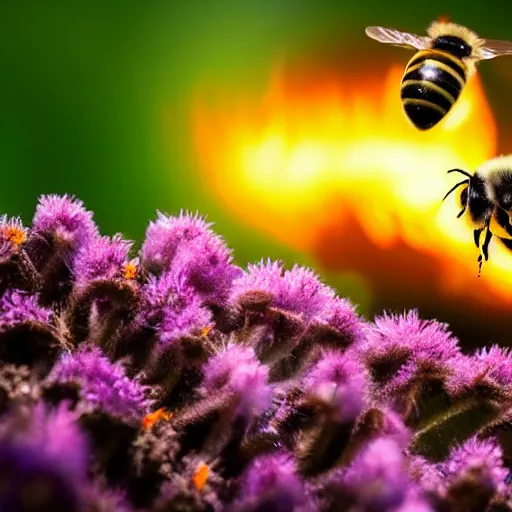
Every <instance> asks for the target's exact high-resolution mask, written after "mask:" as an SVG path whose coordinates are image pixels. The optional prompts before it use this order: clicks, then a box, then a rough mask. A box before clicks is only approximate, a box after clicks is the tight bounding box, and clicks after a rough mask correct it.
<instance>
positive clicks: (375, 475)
mask: <svg viewBox="0 0 512 512" xmlns="http://www.w3.org/2000/svg"><path fill="white" fill-rule="evenodd" d="M344 484H345V485H346V486H347V488H348V489H350V491H351V493H352V494H353V495H354V496H355V497H356V498H355V500H356V502H357V503H358V506H359V508H358V510H364V511H367V510H368V511H370V510H371V511H375V512H377V511H382V512H385V511H387V510H390V509H392V508H393V507H399V506H400V505H401V504H402V502H403V501H404V498H405V495H406V492H407V490H408V487H409V484H410V481H409V478H408V476H407V473H406V467H405V460H404V456H403V455H402V452H401V450H400V447H399V445H398V444H397V443H396V442H395V441H393V440H392V439H389V438H384V437H383V438H380V439H376V440H374V441H372V442H370V443H369V444H368V445H367V446H366V447H365V448H364V449H363V451H362V452H361V453H360V454H359V455H358V456H357V457H356V459H355V460H354V462H353V463H352V464H351V466H350V467H349V468H348V469H347V471H346V473H345V475H344Z"/></svg>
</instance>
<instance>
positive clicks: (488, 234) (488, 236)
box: [478, 226, 492, 277]
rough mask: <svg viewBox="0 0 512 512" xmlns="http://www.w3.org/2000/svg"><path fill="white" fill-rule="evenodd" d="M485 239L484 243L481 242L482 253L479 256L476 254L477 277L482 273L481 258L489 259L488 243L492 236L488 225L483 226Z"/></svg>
mask: <svg viewBox="0 0 512 512" xmlns="http://www.w3.org/2000/svg"><path fill="white" fill-rule="evenodd" d="M485 230H486V231H485V239H484V243H483V244H482V253H481V254H480V256H478V277H480V275H481V274H482V263H483V260H484V259H485V261H487V260H488V259H489V243H490V241H491V238H492V232H491V230H490V229H489V226H486V228H485Z"/></svg>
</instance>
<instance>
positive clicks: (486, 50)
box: [365, 19, 512, 130]
mask: <svg viewBox="0 0 512 512" xmlns="http://www.w3.org/2000/svg"><path fill="white" fill-rule="evenodd" d="M365 32H366V35H367V36H369V37H371V38H372V39H375V40H377V41H379V42H381V43H387V44H392V45H395V46H402V47H406V48H415V49H416V50H419V51H417V52H416V53H415V54H414V56H413V57H412V59H411V60H410V61H409V63H408V64H407V66H406V68H405V72H404V76H403V77H402V84H401V88H400V95H401V98H402V106H403V108H404V111H405V113H406V115H407V117H408V118H409V120H410V121H411V122H412V123H413V124H414V126H416V128H418V129H419V130H429V129H430V128H432V127H434V126H435V125H436V124H437V123H439V121H441V119H443V118H444V117H445V116H446V114H448V112H449V111H450V109H451V108H452V107H453V105H454V104H455V102H456V101H457V99H458V98H459V96H460V93H461V92H462V89H463V88H464V86H465V85H466V82H467V81H468V79H469V78H470V77H471V76H472V75H473V73H474V72H475V71H476V63H477V62H478V61H480V60H487V59H493V58H494V57H498V56H500V55H512V42H508V41H496V40H492V39H480V38H479V36H477V35H476V34H475V33H474V32H473V31H471V30H469V29H468V28H466V27H463V26H461V25H456V24H455V23H451V22H449V21H445V20H444V19H443V20H442V21H434V22H433V23H432V24H431V25H430V27H429V28H428V29H427V36H418V35H416V34H411V33H408V32H401V31H399V30H395V29H393V28H385V27H367V28H366V30H365Z"/></svg>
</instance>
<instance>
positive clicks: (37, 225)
mask: <svg viewBox="0 0 512 512" xmlns="http://www.w3.org/2000/svg"><path fill="white" fill-rule="evenodd" d="M511 421H512V354H511V353H510V351H509V350H508V349H504V348H500V347H498V346H496V345H494V346H491V347H490V348H482V349H481V350H478V351H476V352H475V353H473V354H467V353H463V352H462V351H461V350H460V347H459V344H458V340H457V339H456V338H455V337H454V336H453V335H452V334H451V332H450V331H449V328H448V326H447V325H445V324H443V323H440V322H438V321H435V320H425V319H422V318H421V317H420V315H419V314H418V312H417V311H409V312H404V313H403V314H390V313H387V314H384V315H382V316H380V317H378V318H376V319H375V320H374V321H373V322H370V321H365V320H363V319H362V318H360V317H359V315H358V314H357V313H356V310H355V308H354V307H353V306H352V304H351V303H350V302H349V301H348V300H346V299H343V298H341V297H338V296H337V295H336V292H335V291H334V290H333V289H332V288H330V287H329V286H327V285H326V284H325V283H323V282H322V281H321V280H320V278H319V276H318V275H316V274H315V272H314V271H312V270H311V269H308V268H304V267H300V266H297V265H296V266H293V267H292V268H290V269H286V268H285V267H284V266H283V264H281V263H280V262H272V261H261V262H260V263H258V264H255V265H249V266H248V267H247V269H241V268H239V267H237V266H236V265H235V264H234V263H233V257H232V253H231V251H230V250H229V248H228V247H227V246H226V244H225V243H224V241H223V240H222V238H221V237H219V236H218V235H216V234H215V233H214V232H213V231H212V225H211V224H209V223H207V222H206V221H205V220H204V219H203V218H202V217H201V216H199V215H197V214H195V215H194V214H189V213H186V212H181V213H180V214H179V215H178V216H167V215H164V214H161V213H159V214H158V217H157V219H156V220H155V221H154V222H151V223H150V225H149V227H148V229H147V233H146V240H145V242H144V243H143V245H142V248H141V250H140V251H139V253H138V254H134V253H133V244H132V242H130V241H127V240H124V239H123V238H122V236H121V235H115V236H113V237H108V236H104V235H102V234H101V233H100V231H99V229H98V227H97V226H96V225H95V223H94V221H93V216H92V214H91V212H89V211H87V210H86V209H85V207H84V205H83V203H82V202H81V201H79V200H77V199H75V198H72V197H69V196H55V195H52V196H45V197H42V198H41V199H40V201H39V204H38V206H37V208H36V213H35V216H34V219H33V222H32V227H31V228H28V227H24V226H23V224H22V223H21V220H20V219H18V218H15V219H9V218H7V217H6V216H3V217H0V509H2V510H10V511H13V512H18V511H19V512H28V511H32V512H46V511H61V510H63V511H64V510H65V511H71V512H75V511H76V512H79V511H80V512H82V511H109V512H110V511H112V512H116V511H117V512H136V511H140V512H164V511H167V510H178V511H196V510H197V511H224V510H226V511H232V512H235V511H254V512H256V511H264V510H265V511H267V510H268V511H280V512H281V511H282V512H288V511H290V512H292V511H299V512H310V511H311V512H317V511H318V512H320V511H328V512H334V511H337V510H346V511H348V512H448V511H449V512H452V511H454V512H455V511H457V512H459V511H460V512H463V511H469V512H498V511H507V510H509V511H512V493H511V488H510V485H509V479H510V472H509V466H510V464H511V462H510V461H511V460H512V436H511V432H512V428H511V427H512V424H511Z"/></svg>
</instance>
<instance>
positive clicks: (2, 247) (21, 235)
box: [0, 215, 27, 260]
mask: <svg viewBox="0 0 512 512" xmlns="http://www.w3.org/2000/svg"><path fill="white" fill-rule="evenodd" d="M26 239H27V229H26V228H24V227H23V224H22V222H21V219H20V218H19V217H14V218H12V219H9V218H8V217H7V215H1V216H0V260H4V259H7V258H9V257H10V256H11V255H12V254H13V253H14V252H15V251H16V250H17V249H18V248H19V246H20V245H22V244H23V243H25V241H26Z"/></svg>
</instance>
